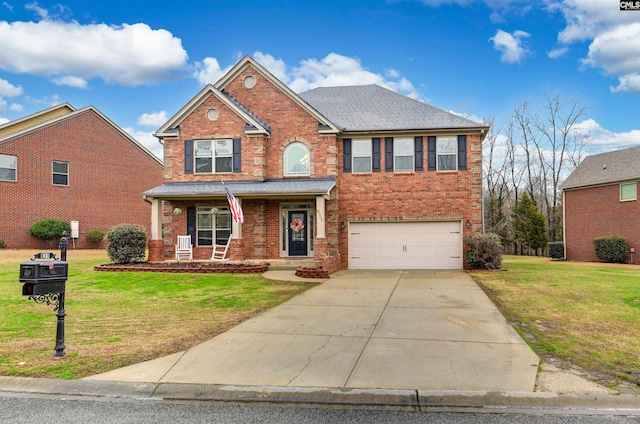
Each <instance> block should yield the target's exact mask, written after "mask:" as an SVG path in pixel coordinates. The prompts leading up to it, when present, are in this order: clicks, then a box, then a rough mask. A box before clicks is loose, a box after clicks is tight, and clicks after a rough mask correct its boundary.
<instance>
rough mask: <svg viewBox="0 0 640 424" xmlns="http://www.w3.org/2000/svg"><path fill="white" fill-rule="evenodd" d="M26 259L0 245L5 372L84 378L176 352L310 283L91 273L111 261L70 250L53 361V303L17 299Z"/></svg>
mask: <svg viewBox="0 0 640 424" xmlns="http://www.w3.org/2000/svg"><path fill="white" fill-rule="evenodd" d="M16 252H18V255H19V254H23V255H24V257H21V258H18V255H17V254H16ZM31 257H32V254H31V252H27V251H15V252H10V251H7V250H0V317H2V319H1V320H0V375H4V376H26V377H46V378H66V379H72V378H82V377H85V376H88V375H92V374H98V373H102V372H105V371H109V370H113V369H116V368H120V367H123V366H127V365H131V364H134V363H139V362H142V361H145V360H148V359H153V358H157V357H161V356H164V355H169V354H172V353H175V352H180V351H182V350H185V349H188V348H189V347H192V346H194V345H196V344H198V343H200V342H203V341H205V340H208V339H210V338H212V337H214V336H216V335H217V334H219V333H221V332H224V331H226V330H227V329H229V328H231V327H233V326H235V325H237V324H239V323H240V322H242V321H244V320H246V319H248V318H250V317H252V316H255V315H257V314H258V313H260V312H262V311H264V310H266V309H269V308H272V307H273V306H275V305H278V304H280V303H282V302H284V301H286V300H288V299H290V298H291V297H293V296H295V295H297V294H299V293H301V292H303V291H305V290H307V289H309V288H310V287H312V286H313V284H308V283H278V282H273V281H269V280H266V279H264V278H262V277H261V276H260V275H252V274H189V273H184V274H175V273H155V272H139V273H136V272H96V271H94V270H93V267H94V266H95V265H97V264H102V263H108V262H109V260H108V258H107V256H106V253H105V252H104V251H80V250H78V251H69V255H68V262H69V279H68V281H67V287H66V301H65V306H66V307H65V310H66V313H67V316H66V320H65V333H66V334H65V339H66V340H65V345H66V356H65V357H64V358H63V359H54V357H53V353H54V346H55V337H56V324H57V319H56V315H55V312H54V310H53V309H54V306H53V305H49V306H47V305H39V304H36V303H35V302H33V301H30V300H28V299H27V297H23V296H22V284H21V283H19V282H18V278H19V264H20V262H23V261H26V260H29V259H30V258H31Z"/></svg>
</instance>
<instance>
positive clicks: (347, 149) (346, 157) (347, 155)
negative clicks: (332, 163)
mask: <svg viewBox="0 0 640 424" xmlns="http://www.w3.org/2000/svg"><path fill="white" fill-rule="evenodd" d="M342 170H343V171H344V172H351V139H350V138H345V139H344V140H342Z"/></svg>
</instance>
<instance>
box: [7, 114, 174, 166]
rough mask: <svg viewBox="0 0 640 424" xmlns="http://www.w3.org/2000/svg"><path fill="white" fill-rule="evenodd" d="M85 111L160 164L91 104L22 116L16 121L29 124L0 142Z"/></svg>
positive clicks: (154, 156) (152, 155) (144, 148)
mask: <svg viewBox="0 0 640 424" xmlns="http://www.w3.org/2000/svg"><path fill="white" fill-rule="evenodd" d="M69 109H71V110H69ZM51 112H54V113H51ZM55 112H57V113H55ZM87 112H90V113H95V114H96V115H97V116H98V117H100V118H101V119H102V120H103V121H105V122H106V123H107V125H109V126H111V127H113V128H114V129H115V130H116V131H117V132H119V133H120V134H121V135H122V136H123V137H124V138H126V139H127V140H129V141H130V142H131V144H133V145H134V146H135V147H136V148H138V149H140V150H142V151H143V152H144V153H145V154H146V155H148V156H149V157H151V158H152V159H153V160H155V161H156V162H158V164H160V165H162V160H160V159H159V158H158V157H157V156H156V155H154V154H153V153H151V152H150V151H149V150H148V149H147V148H146V147H144V146H143V145H142V144H140V142H138V140H136V139H135V138H133V137H132V136H131V135H129V133H127V132H126V131H125V130H123V129H122V128H120V127H119V126H118V125H116V124H115V123H114V122H113V121H112V120H110V119H109V118H107V117H106V116H105V115H104V114H102V112H100V111H99V110H98V109H96V108H95V107H93V106H85V107H83V108H81V109H75V108H74V107H73V106H71V105H70V104H69V103H63V104H61V105H58V106H54V107H53V108H50V109H46V110H44V111H41V112H38V113H35V114H33V115H29V116H27V117H25V118H22V119H20V120H18V121H19V122H28V123H30V124H31V125H28V126H26V127H24V128H22V129H19V130H17V131H13V132H10V133H9V134H8V135H6V136H4V137H0V144H1V143H2V142H5V141H7V140H11V139H13V138H15V137H19V136H22V135H24V134H28V133H31V132H34V131H37V130H39V129H42V128H46V127H48V126H50V125H53V124H56V123H58V122H61V121H64V120H68V119H73V118H75V117H76V116H78V115H81V114H83V113H87ZM45 117H46V118H48V119H46V120H44V119H41V118H45ZM33 118H36V119H33ZM14 122H15V121H11V122H8V123H7V124H13V123H14Z"/></svg>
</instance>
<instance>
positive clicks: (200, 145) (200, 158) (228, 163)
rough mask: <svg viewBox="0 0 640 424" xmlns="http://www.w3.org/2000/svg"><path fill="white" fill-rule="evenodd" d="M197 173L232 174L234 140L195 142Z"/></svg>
mask: <svg viewBox="0 0 640 424" xmlns="http://www.w3.org/2000/svg"><path fill="white" fill-rule="evenodd" d="M195 163H196V166H195V173H196V174H213V173H227V172H232V165H233V140H231V139H226V140H195Z"/></svg>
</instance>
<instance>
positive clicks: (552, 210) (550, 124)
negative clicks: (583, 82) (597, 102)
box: [530, 92, 587, 241]
mask: <svg viewBox="0 0 640 424" xmlns="http://www.w3.org/2000/svg"><path fill="white" fill-rule="evenodd" d="M545 95H546V103H545V104H544V107H543V108H542V111H541V112H540V113H538V114H535V115H534V116H533V117H532V119H531V121H530V122H531V124H532V125H533V128H534V130H535V132H536V133H537V135H538V136H537V137H534V138H533V142H534V143H535V146H536V150H537V156H538V161H539V170H540V178H541V180H542V186H541V189H542V193H541V194H542V199H543V201H544V203H545V208H546V216H547V228H548V230H549V239H550V240H552V241H555V240H559V239H560V236H561V234H562V232H561V220H562V217H561V214H560V211H559V210H558V209H559V208H558V206H559V203H560V184H561V183H562V181H563V180H564V178H565V177H566V174H567V172H568V171H570V170H571V169H572V168H575V167H576V166H577V164H578V163H579V160H580V159H581V156H582V153H583V150H584V147H585V146H586V142H587V137H586V136H584V135H583V134H581V133H580V132H579V131H577V124H578V120H579V119H581V118H583V117H584V116H585V114H586V110H587V108H586V107H585V106H583V105H582V103H581V101H580V100H579V99H577V98H574V99H570V100H568V101H567V102H562V101H561V99H560V95H559V94H555V95H553V96H550V95H549V93H548V92H545Z"/></svg>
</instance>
